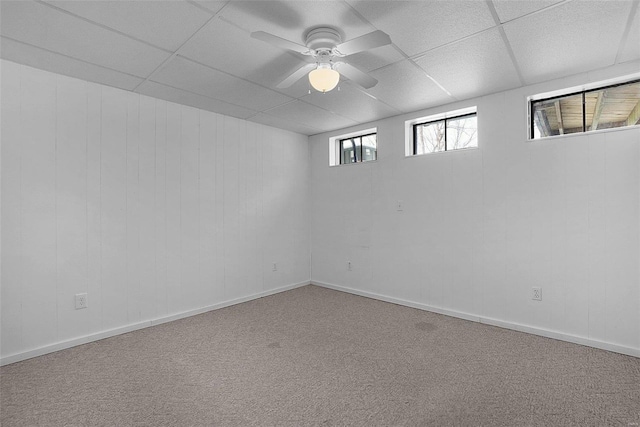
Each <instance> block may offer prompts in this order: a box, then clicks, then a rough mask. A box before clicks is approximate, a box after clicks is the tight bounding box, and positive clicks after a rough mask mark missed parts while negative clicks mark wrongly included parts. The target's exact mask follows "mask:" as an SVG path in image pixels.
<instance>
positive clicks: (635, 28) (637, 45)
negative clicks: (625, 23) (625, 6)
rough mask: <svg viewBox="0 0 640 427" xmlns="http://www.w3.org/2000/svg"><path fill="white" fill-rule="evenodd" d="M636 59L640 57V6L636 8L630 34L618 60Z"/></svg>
mask: <svg viewBox="0 0 640 427" xmlns="http://www.w3.org/2000/svg"><path fill="white" fill-rule="evenodd" d="M635 59H640V6H638V7H637V8H636V13H635V14H634V16H633V20H632V22H631V27H629V35H628V36H627V41H626V42H625V44H624V46H623V47H622V51H621V52H620V57H619V58H618V62H627V61H633V60H635Z"/></svg>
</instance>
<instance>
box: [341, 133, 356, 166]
mask: <svg viewBox="0 0 640 427" xmlns="http://www.w3.org/2000/svg"><path fill="white" fill-rule="evenodd" d="M341 145H342V149H341V159H340V160H341V162H340V163H353V162H355V151H354V149H353V142H352V141H351V140H350V139H345V140H343V141H341Z"/></svg>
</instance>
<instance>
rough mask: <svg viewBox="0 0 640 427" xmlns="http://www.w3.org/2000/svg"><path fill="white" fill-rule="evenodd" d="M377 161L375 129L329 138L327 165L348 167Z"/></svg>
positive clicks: (376, 135)
mask: <svg viewBox="0 0 640 427" xmlns="http://www.w3.org/2000/svg"><path fill="white" fill-rule="evenodd" d="M377 159H378V134H377V128H373V129H367V130H364V131H360V132H356V133H351V134H347V135H340V136H337V137H333V138H329V164H330V165H331V166H336V165H349V164H353V163H362V162H369V161H373V160H377Z"/></svg>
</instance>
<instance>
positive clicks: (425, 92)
mask: <svg viewBox="0 0 640 427" xmlns="http://www.w3.org/2000/svg"><path fill="white" fill-rule="evenodd" d="M371 75H372V76H373V77H375V78H376V79H378V84H377V85H376V86H374V87H373V88H371V89H369V90H368V91H367V92H369V93H370V94H372V95H374V96H375V97H376V98H378V99H380V100H381V101H384V102H385V103H387V104H389V105H391V106H392V107H394V108H396V109H397V110H400V111H403V112H408V111H415V110H420V109H423V108H427V107H431V106H434V105H441V104H447V103H449V102H452V101H455V99H453V98H452V97H450V96H449V95H447V94H446V93H445V92H444V91H443V90H442V89H440V88H439V87H438V86H437V85H436V84H435V83H434V82H433V81H431V79H429V77H427V75H426V73H425V72H424V71H423V70H421V69H420V68H418V67H417V66H416V65H415V64H413V63H411V61H409V60H405V61H401V62H397V63H395V64H393V65H390V66H388V67H384V68H381V69H379V70H376V71H373V72H371Z"/></svg>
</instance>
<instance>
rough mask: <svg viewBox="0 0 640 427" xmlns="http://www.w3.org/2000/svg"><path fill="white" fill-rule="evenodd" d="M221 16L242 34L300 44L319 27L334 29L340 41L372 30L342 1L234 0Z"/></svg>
mask: <svg viewBox="0 0 640 427" xmlns="http://www.w3.org/2000/svg"><path fill="white" fill-rule="evenodd" d="M221 16H222V17H223V19H225V20H228V21H230V22H232V23H234V24H235V25H237V26H239V27H241V28H243V29H244V30H246V31H249V32H252V31H266V32H268V33H272V34H274V35H276V36H278V37H282V38H285V39H288V40H291V41H294V42H296V43H300V44H304V43H305V39H304V35H305V34H306V32H307V31H308V30H309V29H310V28H312V27H317V26H319V25H329V26H333V27H336V28H337V29H339V30H340V31H341V32H342V36H343V41H346V40H350V39H353V38H356V37H359V36H361V35H364V34H366V33H369V32H371V31H374V30H375V28H373V27H371V26H370V25H369V24H368V23H366V22H364V21H363V20H362V19H360V17H359V16H358V15H357V14H356V13H354V11H353V10H352V9H351V8H350V7H349V6H348V5H347V4H345V3H344V2H343V1H330V0H325V1H234V2H231V3H229V4H228V5H227V6H226V7H225V8H224V9H223V10H222V12H221Z"/></svg>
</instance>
